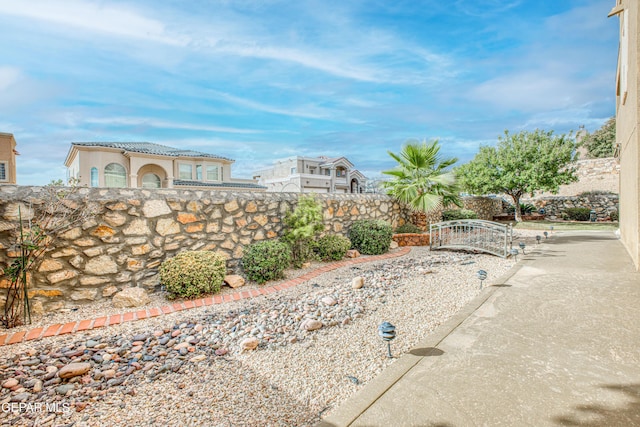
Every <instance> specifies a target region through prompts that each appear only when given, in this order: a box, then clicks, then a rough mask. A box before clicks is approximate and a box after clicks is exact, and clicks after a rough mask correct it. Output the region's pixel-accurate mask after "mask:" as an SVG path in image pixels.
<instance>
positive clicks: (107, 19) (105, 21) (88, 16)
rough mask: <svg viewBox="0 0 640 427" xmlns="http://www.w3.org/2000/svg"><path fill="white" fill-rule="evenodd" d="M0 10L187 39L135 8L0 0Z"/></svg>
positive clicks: (180, 41) (65, 0) (168, 40)
mask: <svg viewBox="0 0 640 427" xmlns="http://www.w3.org/2000/svg"><path fill="white" fill-rule="evenodd" d="M0 14H4V15H12V16H18V17H24V18H29V19H36V20H39V21H44V22H49V23H52V24H56V25H60V26H65V27H66V26H68V27H72V28H78V29H82V30H84V31H87V32H99V33H105V34H110V35H115V36H121V37H130V38H135V39H143V40H150V41H155V42H161V43H165V44H170V45H177V46H183V45H185V44H187V42H188V39H186V38H184V37H177V36H175V35H168V34H167V32H166V28H165V25H164V24H163V23H162V22H160V21H157V20H155V19H151V18H147V17H145V16H143V15H141V14H140V13H137V12H136V11H134V10H132V9H129V8H125V7H121V6H113V5H106V4H105V2H100V3H96V2H90V1H80V0H62V1H61V0H29V1H26V2H21V1H13V0H0Z"/></svg>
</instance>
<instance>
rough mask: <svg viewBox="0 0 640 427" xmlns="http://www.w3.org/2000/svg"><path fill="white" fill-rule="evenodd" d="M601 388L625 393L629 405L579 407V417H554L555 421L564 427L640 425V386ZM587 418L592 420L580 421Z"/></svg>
mask: <svg viewBox="0 0 640 427" xmlns="http://www.w3.org/2000/svg"><path fill="white" fill-rule="evenodd" d="M601 387H602V388H604V389H607V390H611V391H617V392H620V393H624V394H625V397H626V400H627V401H628V403H627V404H626V405H625V406H622V407H617V408H613V407H605V406H601V405H579V406H576V407H575V411H576V412H577V413H578V414H577V415H564V416H558V417H554V418H553V421H554V422H555V423H556V424H559V425H563V426H581V427H601V426H610V427H613V426H638V425H640V384H612V385H603V386H601ZM586 417H589V418H590V419H589V420H588V421H581V420H580V419H581V418H582V419H584V418H586ZM594 417H595V419H594Z"/></svg>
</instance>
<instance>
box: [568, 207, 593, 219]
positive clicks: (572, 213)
mask: <svg viewBox="0 0 640 427" xmlns="http://www.w3.org/2000/svg"><path fill="white" fill-rule="evenodd" d="M590 213H591V209H589V208H567V209H565V210H564V215H566V217H567V219H570V220H572V221H589V214H590ZM564 215H563V216H564Z"/></svg>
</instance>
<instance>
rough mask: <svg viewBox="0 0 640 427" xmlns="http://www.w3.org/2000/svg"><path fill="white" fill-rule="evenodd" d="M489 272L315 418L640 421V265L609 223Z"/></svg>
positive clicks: (407, 422) (555, 239)
mask: <svg viewBox="0 0 640 427" xmlns="http://www.w3.org/2000/svg"><path fill="white" fill-rule="evenodd" d="M489 275H491V272H489ZM488 282H489V283H493V284H494V286H490V287H487V288H486V289H485V290H484V291H483V293H482V294H481V295H480V296H479V297H478V298H477V299H476V300H474V301H473V302H472V303H471V304H469V305H468V306H467V307H466V308H465V309H463V310H462V312H460V313H458V315H456V316H455V317H454V318H452V319H451V320H450V321H449V322H447V323H446V324H444V325H442V326H441V327H440V328H438V330H436V332H435V333H434V334H432V335H431V336H429V337H427V338H426V339H425V340H424V341H422V342H421V343H420V344H419V345H418V346H416V348H414V349H413V350H412V351H411V352H410V353H407V354H404V355H402V356H401V357H400V358H399V360H398V361H396V362H395V363H394V364H393V365H392V366H390V367H389V368H387V369H386V370H385V371H384V372H383V373H382V374H381V375H380V376H378V377H377V378H375V379H374V380H373V381H371V382H370V383H369V384H367V385H366V386H365V387H364V388H363V389H362V390H361V391H360V392H359V393H358V394H356V395H355V396H353V397H352V398H351V399H349V400H348V401H346V402H345V403H343V404H342V406H340V407H339V408H337V409H336V410H334V411H333V412H332V413H331V414H330V415H328V416H327V417H326V418H325V419H324V420H323V421H322V422H321V423H320V424H319V426H322V427H331V426H359V427H360V426H421V427H422V426H440V427H444V426H558V425H570V426H594V427H595V426H633V425H640V274H639V273H637V272H635V269H634V267H633V264H632V262H631V259H630V258H629V255H628V254H627V252H626V251H625V249H624V247H623V246H622V244H621V243H620V241H619V240H617V238H616V236H615V235H614V234H613V233H612V232H556V233H554V235H553V236H551V237H550V238H549V239H548V240H543V242H542V244H541V245H536V246H534V247H530V248H528V249H527V255H526V256H524V257H523V259H522V260H521V262H520V263H519V264H518V265H517V266H516V267H515V268H514V269H513V270H512V271H511V272H510V273H509V274H508V275H507V276H506V277H503V278H500V279H496V280H491V277H490V278H489V280H488ZM389 320H390V321H391V322H393V319H389ZM398 333H399V334H401V333H402V331H398Z"/></svg>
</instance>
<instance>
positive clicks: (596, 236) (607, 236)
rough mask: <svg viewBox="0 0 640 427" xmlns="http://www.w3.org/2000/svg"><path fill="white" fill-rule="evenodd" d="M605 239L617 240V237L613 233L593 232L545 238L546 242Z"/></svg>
mask: <svg viewBox="0 0 640 427" xmlns="http://www.w3.org/2000/svg"><path fill="white" fill-rule="evenodd" d="M605 240H618V238H617V237H616V236H615V234H613V233H594V234H593V235H585V234H580V235H571V234H567V235H562V236H555V237H553V238H550V239H548V240H547V243H550V244H554V243H584V242H596V241H605Z"/></svg>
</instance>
